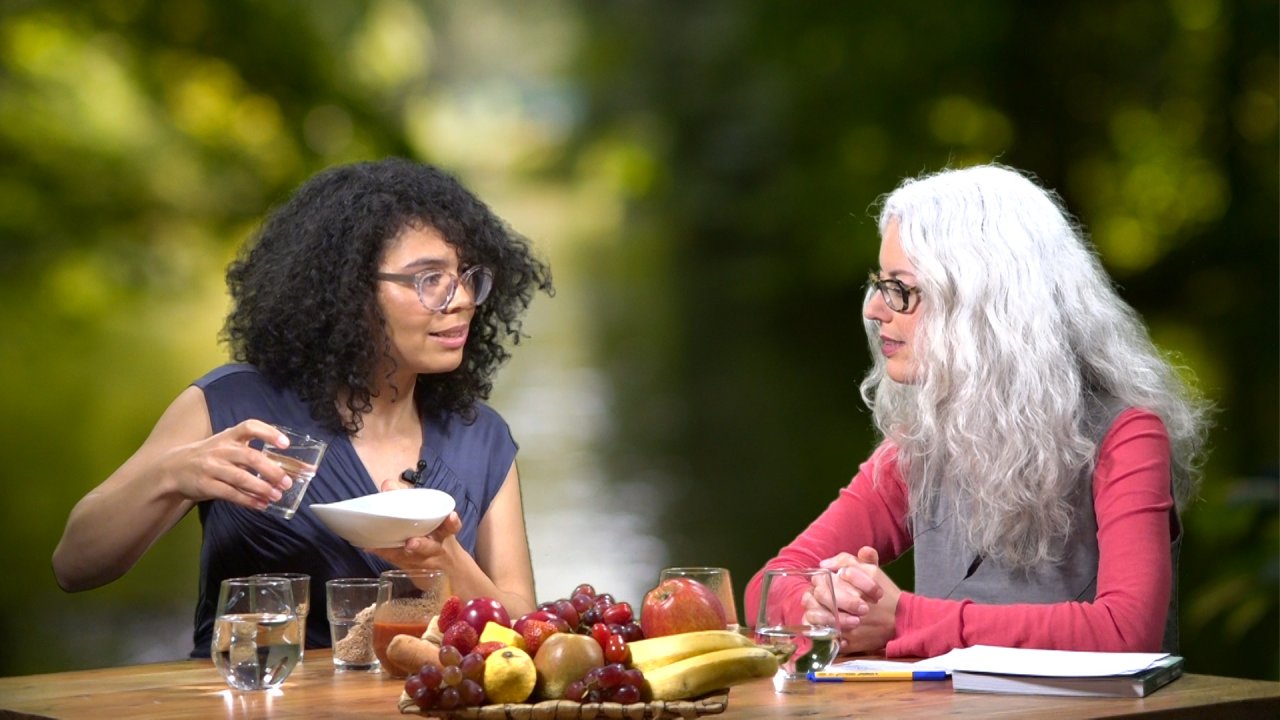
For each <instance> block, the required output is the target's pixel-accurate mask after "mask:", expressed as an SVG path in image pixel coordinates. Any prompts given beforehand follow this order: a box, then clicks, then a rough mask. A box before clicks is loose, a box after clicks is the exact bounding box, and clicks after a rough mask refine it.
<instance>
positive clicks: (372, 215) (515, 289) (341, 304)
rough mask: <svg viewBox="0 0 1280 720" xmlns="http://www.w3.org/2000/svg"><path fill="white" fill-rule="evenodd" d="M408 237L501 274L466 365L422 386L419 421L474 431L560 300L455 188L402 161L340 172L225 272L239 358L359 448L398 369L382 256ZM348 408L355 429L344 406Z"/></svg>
mask: <svg viewBox="0 0 1280 720" xmlns="http://www.w3.org/2000/svg"><path fill="white" fill-rule="evenodd" d="M410 226H422V227H430V228H434V229H436V230H437V231H439V232H440V233H441V234H442V235H443V236H444V238H445V240H446V241H447V242H448V243H449V244H450V245H452V246H453V247H454V248H455V249H456V250H457V251H458V256H459V260H460V261H461V263H462V265H463V266H467V265H485V266H487V267H488V268H490V269H491V270H492V271H493V278H494V284H493V291H492V293H491V294H490V296H489V299H488V300H487V301H486V302H485V303H484V304H483V305H481V306H480V307H478V308H476V314H475V317H474V319H473V320H472V323H471V332H470V333H469V335H468V336H467V344H466V347H465V349H464V352H463V361H462V364H461V365H460V366H459V367H458V368H457V369H456V370H453V371H452V372H449V373H443V374H438V375H419V376H418V380H417V384H416V387H415V388H414V396H415V400H416V401H417V403H418V407H419V408H422V409H424V410H425V411H428V412H433V413H437V414H444V413H448V412H460V413H462V415H463V416H464V417H470V416H471V414H472V411H473V405H474V403H475V402H476V401H477V400H483V399H485V398H487V397H488V396H489V392H490V391H491V390H492V389H493V374H494V372H495V371H496V370H497V368H498V366H499V365H501V364H502V363H503V362H504V361H506V359H507V358H508V357H509V354H508V352H507V350H506V349H505V348H504V347H503V346H502V340H503V339H504V336H505V337H506V338H510V339H511V341H512V342H513V343H519V342H520V338H521V336H522V333H521V331H520V329H521V316H522V315H523V313H524V311H525V310H526V309H527V308H528V307H529V303H530V302H531V301H532V299H533V294H534V292H535V290H542V291H544V292H546V293H547V294H548V295H552V294H554V289H553V287H552V285H551V270H550V268H548V267H547V265H545V264H544V263H542V262H541V261H539V260H538V259H536V258H535V257H534V256H533V254H532V251H531V249H530V246H529V241H528V240H527V239H526V238H525V237H524V236H522V235H520V234H518V233H516V232H515V231H514V230H512V229H511V228H510V227H509V226H508V225H507V224H506V223H505V222H503V221H502V220H501V219H500V218H498V217H497V216H496V215H495V214H494V213H493V211H492V210H490V209H489V207H488V206H486V205H485V204H484V203H483V202H481V201H480V199H479V198H477V197H476V196H475V195H474V194H472V193H471V192H470V191H469V190H467V189H466V188H465V187H463V186H462V184H461V183H460V182H459V181H458V180H457V179H456V178H455V177H453V176H452V175H450V174H448V173H446V172H444V171H442V170H440V169H438V168H435V167H432V166H430V165H424V164H421V163H417V162H412V161H409V160H404V159H401V158H389V159H385V160H381V161H377V162H365V163H356V164H352V165H344V166H339V167H334V168H330V169H328V170H324V171H322V172H320V173H317V174H316V175H315V176H313V177H312V178H311V179H309V180H308V181H307V182H305V183H304V184H303V185H302V186H301V187H300V188H298V190H297V191H296V192H295V193H294V194H293V196H292V197H291V198H289V200H288V201H287V202H286V203H285V204H283V205H281V206H279V207H277V208H276V209H274V210H273V211H272V212H271V214H270V216H269V217H268V218H267V219H266V221H265V222H264V223H263V225H262V227H261V228H260V229H259V230H258V232H257V233H256V234H255V236H254V237H253V238H252V240H251V242H249V243H248V244H246V246H245V247H244V248H243V249H242V250H241V252H240V254H239V256H238V257H237V258H236V259H235V260H234V261H233V262H232V263H231V265H230V266H229V267H228V269H227V287H228V289H229V290H230V292H231V298H232V302H233V307H232V309H231V312H230V313H229V314H228V316H227V321H226V325H225V326H224V327H223V330H222V335H221V337H222V339H223V341H225V342H226V343H227V344H228V345H229V346H230V348H231V354H232V357H233V358H234V359H235V360H237V361H240V362H247V363H251V364H252V365H254V366H256V367H257V368H258V370H259V371H260V372H261V373H262V374H263V375H264V376H265V377H266V378H267V379H268V380H269V381H271V382H272V383H273V384H275V385H276V386H278V387H285V388H289V389H291V390H293V391H294V392H295V393H297V395H298V397H299V398H301V399H302V400H303V401H304V402H306V403H308V404H309V406H310V408H311V415H312V417H313V418H315V420H316V421H317V422H319V423H320V424H321V425H323V426H324V427H326V428H328V429H330V430H332V431H333V432H346V433H348V434H355V433H356V432H358V431H359V430H360V428H361V426H362V418H363V415H364V413H366V412H369V410H371V409H372V403H371V402H370V398H371V397H372V395H373V391H374V388H375V387H376V383H375V382H374V379H375V378H374V373H375V372H377V368H378V366H379V362H380V361H381V360H382V359H383V358H386V357H389V350H390V341H389V339H388V337H387V334H386V331H385V327H386V320H385V318H384V317H383V316H382V312H381V310H380V309H379V308H378V304H377V301H376V295H375V290H374V288H375V286H374V282H375V279H374V273H375V272H376V271H377V269H378V268H377V266H378V263H379V262H380V260H381V256H382V252H383V249H384V248H385V247H386V246H387V244H388V243H389V242H390V241H391V240H393V239H394V238H396V237H397V236H398V235H399V234H400V232H401V231H402V230H404V229H405V228H407V227H410ZM340 399H345V404H346V409H347V411H348V417H347V418H345V419H344V418H343V417H342V414H341V413H340V412H339V409H338V403H339V400H340Z"/></svg>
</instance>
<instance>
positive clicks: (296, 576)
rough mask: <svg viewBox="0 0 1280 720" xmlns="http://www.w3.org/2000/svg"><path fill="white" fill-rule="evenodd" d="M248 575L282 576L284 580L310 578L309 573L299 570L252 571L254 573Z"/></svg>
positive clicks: (258, 576)
mask: <svg viewBox="0 0 1280 720" xmlns="http://www.w3.org/2000/svg"><path fill="white" fill-rule="evenodd" d="M249 577H255V578H283V579H285V580H302V579H304V578H305V579H307V580H310V579H311V576H310V575H308V574H307V573H300V572H260V573H254V574H252V575H250V576H249Z"/></svg>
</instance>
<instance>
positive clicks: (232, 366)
mask: <svg viewBox="0 0 1280 720" xmlns="http://www.w3.org/2000/svg"><path fill="white" fill-rule="evenodd" d="M191 384H192V385H195V386H196V387H198V388H200V389H201V390H208V389H209V388H211V387H214V386H227V385H233V386H241V385H259V384H260V385H268V386H269V385H270V384H271V383H269V382H267V379H266V378H265V377H264V376H263V375H262V373H261V372H259V371H258V368H256V367H254V366H253V365H250V364H248V363H227V364H225V365H219V366H218V367H216V368H214V369H212V370H210V371H209V372H207V373H205V374H204V375H202V376H200V377H199V378H198V379H197V380H196V381H195V382H193V383H191Z"/></svg>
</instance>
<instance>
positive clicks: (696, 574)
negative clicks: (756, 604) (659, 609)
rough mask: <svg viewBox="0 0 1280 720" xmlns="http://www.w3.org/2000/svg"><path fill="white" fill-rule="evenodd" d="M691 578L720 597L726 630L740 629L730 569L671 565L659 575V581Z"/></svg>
mask: <svg viewBox="0 0 1280 720" xmlns="http://www.w3.org/2000/svg"><path fill="white" fill-rule="evenodd" d="M677 577H682V578H689V579H690V580H697V581H698V582H700V583H702V584H703V585H706V586H707V587H708V588H710V589H711V592H713V593H715V595H716V597H718V598H720V604H721V605H723V606H724V617H725V620H726V621H727V624H726V625H725V629H726V630H733V631H734V632H737V630H738V605H737V603H736V602H734V599H733V580H732V578H730V577H729V571H728V570H727V569H725V568H718V567H669V568H665V569H664V570H663V571H662V572H661V573H660V574H659V575H658V583H659V584H661V583H662V582H663V581H665V580H667V579H669V578H677Z"/></svg>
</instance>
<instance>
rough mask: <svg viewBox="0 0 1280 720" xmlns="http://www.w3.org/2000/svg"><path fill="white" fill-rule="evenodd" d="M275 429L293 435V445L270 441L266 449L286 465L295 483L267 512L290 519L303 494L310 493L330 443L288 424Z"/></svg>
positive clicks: (291, 442)
mask: <svg viewBox="0 0 1280 720" xmlns="http://www.w3.org/2000/svg"><path fill="white" fill-rule="evenodd" d="M275 428H276V429H277V430H279V431H280V432H281V433H282V434H283V435H285V436H286V437H288V438H289V447H287V448H280V447H276V446H275V445H273V444H271V443H267V444H266V445H264V446H263V448H262V452H264V453H266V455H267V457H269V458H271V459H272V460H273V461H274V462H275V463H276V464H277V465H279V466H280V467H282V468H284V471H285V472H286V473H288V474H289V479H290V480H292V481H293V484H292V485H290V486H289V489H288V490H285V491H284V493H283V494H282V495H281V496H280V499H279V500H276V501H275V502H273V503H271V504H270V505H268V506H267V512H269V513H271V514H272V515H279V516H280V517H282V518H284V519H285V520H288V519H289V518H292V517H293V514H294V513H296V512H297V511H298V505H300V504H301V503H302V496H303V495H304V494H305V493H306V492H307V486H308V485H310V484H311V478H313V477H315V476H316V468H318V467H320V459H321V458H323V457H324V451H325V448H327V447H328V446H329V444H328V443H326V442H325V441H324V440H320V439H317V438H313V437H311V436H310V435H307V434H305V433H300V432H297V431H295V430H290V429H289V428H287V427H281V426H279V425H276V426H275Z"/></svg>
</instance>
